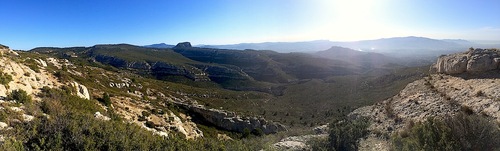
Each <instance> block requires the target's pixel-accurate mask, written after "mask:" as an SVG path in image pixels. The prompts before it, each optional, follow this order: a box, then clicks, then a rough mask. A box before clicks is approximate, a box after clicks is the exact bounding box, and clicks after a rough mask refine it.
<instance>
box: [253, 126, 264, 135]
mask: <svg viewBox="0 0 500 151" xmlns="http://www.w3.org/2000/svg"><path fill="white" fill-rule="evenodd" d="M252 134H253V135H256V136H264V131H262V129H260V128H256V129H253V130H252Z"/></svg>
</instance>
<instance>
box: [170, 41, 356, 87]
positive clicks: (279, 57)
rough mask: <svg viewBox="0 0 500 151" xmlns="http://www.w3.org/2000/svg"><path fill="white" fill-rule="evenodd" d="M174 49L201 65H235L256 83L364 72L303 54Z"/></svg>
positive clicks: (350, 66) (193, 48)
mask: <svg viewBox="0 0 500 151" xmlns="http://www.w3.org/2000/svg"><path fill="white" fill-rule="evenodd" d="M173 50H174V51H176V52H178V53H180V54H182V55H184V56H185V57H187V58H190V59H192V60H196V61H200V62H205V63H218V64H227V65H234V66H237V67H239V68H241V69H242V70H243V71H244V72H245V73H248V75H250V76H252V77H253V78H254V79H255V80H259V81H266V82H272V83H286V82H290V81H296V80H300V79H313V78H326V77H328V76H334V75H347V74H359V73H360V72H361V71H362V70H361V69H362V67H359V66H355V65H351V64H350V63H348V62H343V61H338V60H331V59H323V58H317V57H314V56H312V55H309V54H303V53H277V52H273V51H256V50H243V51H237V50H224V49H209V48H196V47H174V48H173Z"/></svg>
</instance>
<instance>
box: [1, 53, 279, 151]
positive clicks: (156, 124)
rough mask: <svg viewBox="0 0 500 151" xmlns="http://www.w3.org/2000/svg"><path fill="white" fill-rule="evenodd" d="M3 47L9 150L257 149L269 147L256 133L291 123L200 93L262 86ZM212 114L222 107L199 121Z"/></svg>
mask: <svg viewBox="0 0 500 151" xmlns="http://www.w3.org/2000/svg"><path fill="white" fill-rule="evenodd" d="M48 49H50V48H48ZM72 49H77V50H81V51H87V49H84V48H82V49H80V48H72ZM51 50H52V49H51ZM0 53H2V55H1V56H2V58H1V61H0V65H1V67H2V68H0V69H1V71H2V74H0V81H1V83H0V92H2V93H0V96H1V97H0V98H1V99H0V105H1V106H2V108H1V109H0V115H1V116H0V125H1V127H0V135H1V136H2V138H3V139H1V140H0V141H1V142H2V143H0V147H1V149H2V150H23V149H28V150H30V149H42V150H50V149H60V150H64V149H68V150H77V149H89V150H98V149H99V150H101V149H104V150H106V149H117V150H122V149H123V150H133V149H139V150H158V149H160V148H161V149H169V150H221V149H222V150H223V149H228V150H242V149H243V150H257V149H262V148H265V143H264V142H260V140H261V139H262V140H264V139H265V138H266V137H265V136H263V138H258V137H257V136H256V135H259V136H261V135H264V134H269V133H276V132H279V131H283V130H284V129H283V127H280V125H279V124H278V123H274V122H272V121H267V120H265V119H262V118H256V117H252V116H245V115H241V114H238V113H234V112H229V111H222V110H212V109H210V108H208V107H207V108H206V107H204V106H203V105H198V101H197V100H196V99H195V98H207V97H210V98H213V99H216V98H220V97H226V98H227V97H229V98H233V97H235V98H236V97H243V96H244V97H246V98H249V97H250V98H258V97H260V96H261V95H260V94H259V93H256V92H246V93H240V92H234V91H228V90H223V89H203V88H196V87H191V86H186V85H183V84H177V83H170V82H165V81H159V80H156V79H151V78H145V77H143V76H141V75H137V74H134V73H132V72H130V71H128V70H120V69H114V68H112V67H110V66H107V65H102V64H100V63H98V62H97V63H96V62H92V61H90V62H85V61H82V60H78V59H77V57H74V60H73V61H76V62H75V63H73V62H72V61H69V60H66V59H59V58H53V57H52V56H50V55H47V54H42V53H39V52H35V51H33V52H14V51H11V50H1V51H0ZM18 53H19V54H18ZM71 55H78V53H76V54H71ZM70 58H72V57H70ZM80 59H81V58H80ZM84 59H85V58H84ZM99 64H100V65H99ZM101 67H103V68H101ZM107 69H110V70H107ZM47 76H48V77H47ZM13 78H15V79H13ZM11 90H12V91H11ZM193 112H194V113H197V114H192V113H193ZM211 115H217V116H214V117H211V120H212V123H209V124H207V125H202V124H199V123H197V124H195V123H193V121H195V120H203V116H204V117H205V118H208V117H209V116H211ZM217 119H220V121H219V120H217ZM224 119H226V120H224ZM227 119H230V120H227ZM214 120H215V121H214ZM207 121H209V120H207ZM249 123H252V124H249ZM256 126H257V127H256ZM273 128H274V129H273ZM244 130H248V131H249V133H248V134H246V133H244ZM165 137H168V139H165ZM270 137H272V136H270ZM219 138H220V139H224V141H219ZM240 138H241V139H240ZM135 139H138V140H135ZM186 139H189V140H186ZM227 139H231V140H233V141H226V140H227ZM242 139H243V140H242ZM40 140H45V141H40ZM188 144H190V145H188Z"/></svg>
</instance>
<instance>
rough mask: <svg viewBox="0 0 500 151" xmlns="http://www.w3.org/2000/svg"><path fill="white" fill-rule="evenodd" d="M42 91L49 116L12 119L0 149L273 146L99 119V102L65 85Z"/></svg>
mask: <svg viewBox="0 0 500 151" xmlns="http://www.w3.org/2000/svg"><path fill="white" fill-rule="evenodd" d="M19 92H20V93H19V94H22V91H19ZM21 96H23V95H21ZM38 96H40V97H41V98H42V102H41V103H40V104H39V105H38V106H37V107H38V108H39V109H41V111H43V112H44V113H46V114H48V115H49V117H50V118H48V117H45V116H41V117H39V118H35V119H34V120H33V121H30V122H26V123H13V124H14V125H13V129H4V130H0V133H1V134H2V135H3V136H4V137H5V138H6V139H5V142H4V143H2V144H0V150H217V151H219V150H259V149H263V148H264V149H266V148H267V147H266V145H269V144H267V143H266V142H265V141H268V139H267V138H254V137H249V138H245V139H237V140H231V141H219V140H218V139H217V138H214V137H206V138H201V139H196V140H186V139H184V138H183V137H181V136H180V134H175V133H172V134H169V137H168V138H166V137H162V136H158V135H154V134H153V133H151V132H149V131H146V130H145V129H142V128H140V127H139V126H137V125H135V124H132V123H127V122H122V121H121V120H119V119H113V120H111V121H103V120H99V119H96V118H94V117H93V116H92V115H93V113H94V112H96V111H100V112H101V113H106V112H103V111H102V108H101V107H100V106H98V105H97V104H96V103H97V102H95V101H90V100H86V99H81V98H79V97H75V96H73V95H70V94H69V93H68V92H66V91H64V90H60V89H51V88H48V87H44V88H42V91H41V93H40V94H38ZM30 109H31V108H30ZM4 111H7V110H2V111H1V112H0V118H2V120H5V119H4V118H6V117H4V116H3V115H10V113H5V114H4ZM108 116H110V115H108ZM151 124H152V123H150V124H149V125H150V126H151Z"/></svg>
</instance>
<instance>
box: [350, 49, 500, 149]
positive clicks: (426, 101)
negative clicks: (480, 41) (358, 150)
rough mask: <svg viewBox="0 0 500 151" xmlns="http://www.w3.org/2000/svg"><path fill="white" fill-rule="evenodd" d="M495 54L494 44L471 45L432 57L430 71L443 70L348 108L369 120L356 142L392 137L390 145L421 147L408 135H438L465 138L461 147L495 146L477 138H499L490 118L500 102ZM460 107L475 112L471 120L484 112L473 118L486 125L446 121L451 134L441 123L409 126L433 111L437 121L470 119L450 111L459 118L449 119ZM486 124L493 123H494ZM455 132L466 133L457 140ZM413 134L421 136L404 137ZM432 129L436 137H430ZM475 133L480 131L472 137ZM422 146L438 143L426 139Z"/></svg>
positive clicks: (498, 112)
mask: <svg viewBox="0 0 500 151" xmlns="http://www.w3.org/2000/svg"><path fill="white" fill-rule="evenodd" d="M498 54H499V52H498V50H496V49H488V50H483V49H470V50H469V51H468V52H465V53H457V54H452V55H446V56H441V57H440V58H439V59H438V61H437V63H436V64H435V65H433V67H432V68H431V71H432V72H433V73H435V72H439V73H446V74H431V75H429V76H428V77H425V78H423V79H420V80H417V81H415V82H412V83H410V84H408V85H407V86H406V88H405V89H403V90H402V91H401V92H399V94H398V95H396V96H393V97H392V98H389V99H387V100H384V101H382V102H379V103H377V104H375V105H372V106H367V107H362V108H359V109H357V110H355V111H354V112H352V113H351V116H352V117H357V116H364V117H369V118H370V121H371V122H370V123H371V125H370V127H369V128H368V130H370V132H371V135H370V136H369V137H368V138H367V139H364V140H363V141H361V144H360V146H363V147H366V148H373V147H375V146H383V147H386V148H388V147H389V144H390V143H388V142H389V141H393V145H395V146H393V147H396V148H400V147H402V148H405V147H408V146H407V145H414V146H413V147H414V148H416V147H419V148H420V147H423V148H424V147H425V146H420V145H423V144H419V143H418V142H417V143H414V144H412V143H411V142H410V141H417V140H416V139H421V141H423V140H426V139H427V140H429V139H432V140H436V139H441V140H440V141H443V142H444V143H445V144H448V145H449V144H452V143H453V141H455V142H461V143H465V144H467V143H472V144H470V145H469V146H467V145H465V146H462V147H461V149H464V150H467V149H473V150H475V149H479V150H484V149H491V150H496V149H498V147H500V146H498V145H494V146H490V147H488V146H487V145H484V144H483V145H481V142H489V144H492V143H493V144H498V140H499V139H500V133H499V132H493V131H495V130H496V131H498V125H497V124H495V123H498V122H500V120H499V119H500V110H499V107H500V102H498V98H500V93H499V91H498V90H499V89H500V87H498V83H500V79H499V76H498V75H499V71H498V62H496V61H495V60H496V59H495V58H498ZM449 74H451V75H449ZM460 112H463V113H464V114H468V115H473V114H475V115H479V116H474V117H470V118H473V119H471V120H476V119H477V120H479V121H483V120H482V119H483V118H484V120H485V121H486V122H485V123H484V122H483V123H477V124H481V125H476V126H479V127H481V126H486V127H483V128H479V129H474V128H472V127H471V128H469V129H464V130H461V131H460V132H459V131H454V130H455V128H457V126H460V125H448V128H451V132H453V133H451V134H449V133H448V132H447V131H446V129H443V130H442V131H441V129H440V128H439V129H438V128H436V129H435V130H433V131H416V130H412V129H418V127H417V128H413V126H414V125H415V123H417V124H425V122H426V121H428V119H431V118H434V117H437V119H436V121H437V122H439V121H441V119H445V120H452V121H453V120H462V121H458V122H470V121H469V120H466V119H468V118H469V117H467V118H463V117H454V118H458V119H449V118H450V117H452V116H454V115H456V114H458V113H460ZM478 118H481V119H478ZM464 119H465V121H464ZM436 121H434V122H436ZM488 121H489V122H488ZM419 122H423V123H419ZM429 122H433V121H429ZM488 123H490V124H488ZM462 124H464V125H462V126H466V125H469V124H472V125H475V124H474V123H462ZM488 125H494V126H493V129H491V128H490V126H488ZM434 126H435V125H434ZM445 126H446V125H445ZM424 128H425V127H424ZM481 129H482V130H481ZM490 130H493V131H490ZM490 132H491V133H490ZM409 133H411V134H409ZM424 133H425V134H424ZM459 133H463V134H467V136H463V137H467V138H465V140H463V139H464V138H461V139H460V140H456V139H457V138H456V137H454V136H455V135H459ZM408 134H409V135H408ZM413 135H418V136H422V137H409V136H413ZM431 135H434V136H439V137H432V138H431V137H430V136H431ZM448 135H450V137H449V138H445V137H442V136H448ZM460 135H461V134H460ZM476 135H477V136H484V137H476ZM389 139H391V140H389ZM412 139H414V140H412ZM419 141H420V140H419ZM436 141H439V140H436ZM469 141H470V142H469ZM373 142H379V143H382V145H380V144H374V143H373ZM394 143H396V144H394ZM384 144H385V145H384ZM427 147H440V146H433V144H428V146H427ZM441 147H442V146H441ZM451 147H453V146H451ZM455 147H457V146H455ZM484 147H487V148H484ZM491 147H494V148H491ZM400 149H401V148H400ZM434 149H436V148H434Z"/></svg>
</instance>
